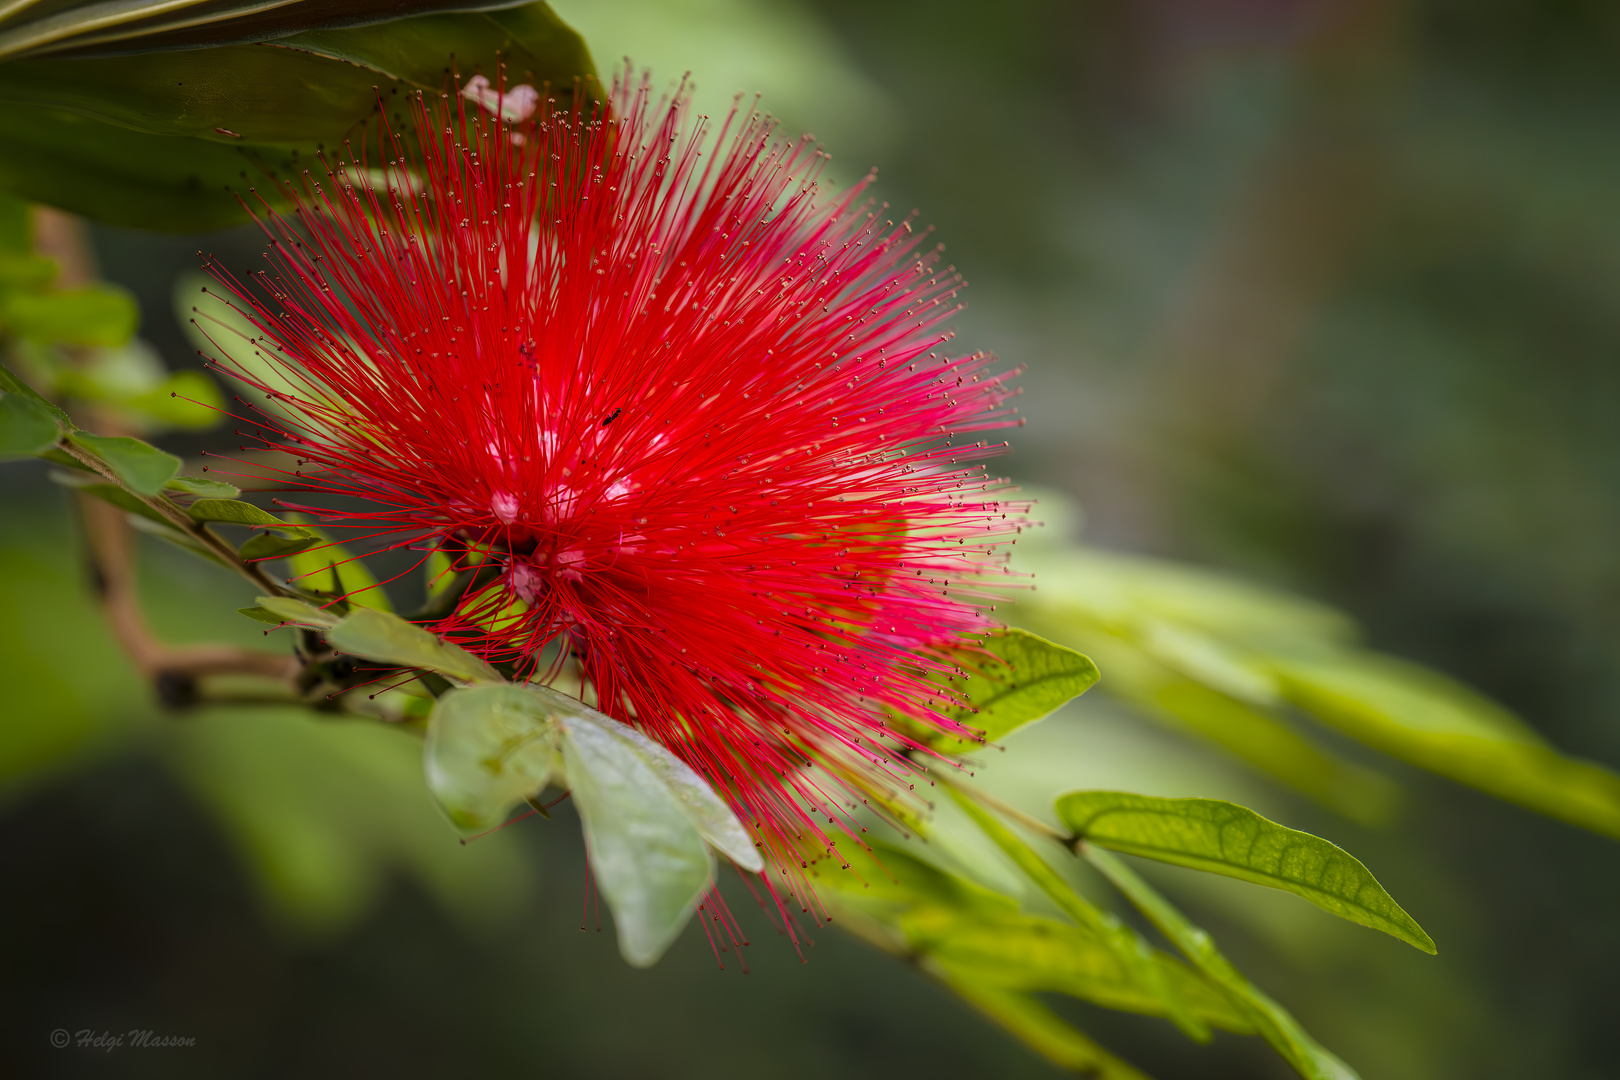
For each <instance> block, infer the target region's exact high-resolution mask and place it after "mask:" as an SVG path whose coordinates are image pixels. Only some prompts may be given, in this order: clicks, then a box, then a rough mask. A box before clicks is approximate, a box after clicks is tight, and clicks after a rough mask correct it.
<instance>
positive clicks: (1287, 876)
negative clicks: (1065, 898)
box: [1056, 791, 1435, 953]
mask: <svg viewBox="0 0 1620 1080" xmlns="http://www.w3.org/2000/svg"><path fill="white" fill-rule="evenodd" d="M1056 809H1057V813H1058V817H1059V818H1061V819H1062V820H1063V823H1064V824H1066V825H1067V826H1069V828H1071V829H1073V830H1074V831H1075V834H1076V835H1078V836H1082V837H1085V838H1086V839H1087V840H1090V841H1091V842H1092V843H1095V844H1100V845H1102V846H1103V847H1107V848H1112V849H1114V850H1115V851H1123V852H1125V853H1127V854H1130V855H1141V856H1144V857H1145V858H1149V859H1157V860H1159V861H1160V862H1167V863H1174V864H1175V865H1177V866H1186V867H1190V868H1192V869H1194V870H1207V871H1209V872H1211V873H1216V874H1225V875H1226V876H1228V877H1235V878H1241V879H1242V880H1244V881H1252V882H1254V883H1255V884H1257V885H1268V886H1270V887H1271V888H1273V889H1283V890H1285V891H1287V892H1291V893H1294V894H1295V895H1297V896H1302V897H1304V898H1305V899H1307V900H1309V901H1310V902H1311V903H1313V904H1315V905H1316V906H1317V907H1319V908H1321V909H1323V910H1324V911H1330V912H1332V913H1333V914H1335V915H1338V916H1340V917H1342V918H1346V919H1349V920H1350V921H1352V922H1358V923H1360V924H1361V925H1363V926H1370V927H1372V928H1373V929H1375V930H1382V931H1384V932H1385V933H1386V934H1391V935H1393V936H1395V937H1398V938H1400V939H1401V940H1402V941H1404V942H1407V943H1408V944H1410V945H1413V946H1415V947H1417V948H1419V949H1422V950H1423V951H1424V952H1427V953H1432V952H1434V951H1435V948H1434V942H1433V941H1431V940H1430V939H1429V935H1428V934H1426V933H1424V932H1423V928H1422V927H1421V926H1419V925H1418V924H1417V922H1416V920H1414V919H1413V918H1412V917H1411V916H1410V915H1408V914H1407V913H1406V912H1405V911H1403V910H1402V909H1401V906H1400V905H1399V904H1397V903H1396V902H1395V899H1394V898H1393V897H1391V896H1390V895H1389V893H1387V892H1385V891H1384V888H1383V886H1382V885H1380V884H1378V879H1376V878H1375V877H1373V875H1372V872H1371V871H1370V870H1368V869H1367V868H1366V867H1365V866H1363V865H1362V864H1361V863H1360V861H1359V860H1357V859H1356V858H1355V856H1353V855H1351V854H1350V853H1349V852H1347V851H1345V850H1344V849H1342V848H1340V847H1338V846H1337V845H1335V844H1333V843H1331V842H1329V841H1327V840H1324V839H1322V838H1321V837H1319V836H1312V835H1311V834H1310V833H1305V832H1299V831H1298V830H1296V829H1290V828H1287V827H1285V826H1282V825H1278V824H1277V823H1276V822H1274V821H1269V820H1267V819H1266V818H1263V817H1261V816H1260V815H1259V814H1257V813H1255V812H1254V811H1253V810H1250V809H1247V808H1246V807H1242V806H1239V805H1237V804H1236V803H1229V802H1223V801H1221V800H1219V799H1160V798H1154V797H1152V796H1149V795H1133V794H1130V793H1128V792H1121V791H1077V792H1074V793H1073V794H1069V795H1064V796H1062V797H1061V798H1059V799H1058V800H1057V803H1056Z"/></svg>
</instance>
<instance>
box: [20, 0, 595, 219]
mask: <svg viewBox="0 0 1620 1080" xmlns="http://www.w3.org/2000/svg"><path fill="white" fill-rule="evenodd" d="M411 6H412V7H413V8H414V9H415V10H417V11H420V10H421V9H422V8H423V7H427V6H430V5H411ZM431 6H440V7H442V6H447V5H431ZM458 6H459V5H458ZM478 6H480V7H484V6H486V5H482V4H481V5H478ZM325 8H326V5H324V4H314V3H299V4H296V5H286V6H285V8H284V9H282V10H281V12H280V13H279V14H277V15H275V16H273V17H271V16H268V15H267V16H265V17H266V18H271V21H270V22H263V21H259V22H254V21H253V20H249V21H248V22H246V23H243V24H242V25H241V26H238V27H236V28H233V29H231V30H230V32H228V33H224V34H223V35H221V36H214V37H210V36H209V35H208V34H206V33H204V34H203V35H202V36H201V37H200V38H197V39H195V40H192V39H186V40H187V41H188V43H189V44H203V43H207V44H213V43H214V42H221V41H225V42H229V41H237V42H243V41H246V42H249V43H242V44H221V45H218V46H217V47H210V48H195V47H187V48H184V49H179V50H177V51H165V52H152V53H144V52H140V51H138V50H139V49H141V48H142V47H144V46H151V47H158V46H165V47H167V46H166V43H167V42H169V41H171V40H175V39H170V38H163V37H154V38H152V39H150V40H143V39H136V40H132V41H127V42H122V43H119V44H116V45H101V46H98V47H101V48H106V49H109V50H111V51H113V52H119V53H122V54H121V55H107V56H100V57H94V58H86V57H71V56H62V57H40V58H27V59H15V60H11V61H7V62H4V63H0V105H3V106H4V107H3V108H0V145H5V146H6V147H7V153H6V154H5V155H4V157H3V158H0V186H4V187H6V188H8V189H9V190H11V191H14V192H16V193H19V194H22V195H25V196H27V197H30V198H34V199H37V200H39V201H42V202H47V203H49V204H51V205H55V206H60V207H62V208H63V209H67V210H72V211H74V212H76V213H81V214H84V215H86V216H89V217H94V218H97V219H99V220H104V221H113V222H116V223H119V224H125V225H134V226H140V227H145V228H162V229H169V230H174V231H187V232H192V231H196V230H198V229H200V228H205V227H215V226H220V225H225V224H229V223H232V222H237V221H242V220H245V219H246V217H247V211H246V210H245V209H244V208H243V206H242V205H241V204H240V203H239V202H238V201H237V193H242V194H245V193H246V189H248V188H250V187H256V188H257V189H259V190H260V191H262V193H263V194H265V195H266V196H267V197H269V198H271V199H272V200H279V198H280V193H279V190H278V186H277V182H276V181H273V180H270V179H269V178H268V177H267V175H266V174H267V173H273V174H274V175H275V176H277V177H279V178H280V179H281V180H286V179H288V178H294V177H297V176H299V175H300V171H301V170H302V169H303V168H304V167H305V166H307V165H309V164H312V163H313V159H314V158H315V156H316V155H317V153H319V152H320V151H321V148H322V147H323V146H324V148H325V150H326V151H327V152H328V154H329V155H330V156H332V157H333V158H336V159H341V157H342V156H343V155H344V153H345V152H344V151H343V149H342V148H343V146H344V144H345V142H347V141H350V140H353V142H354V145H355V147H356V150H357V151H358V149H359V147H360V146H361V145H362V143H370V145H371V146H372V147H373V149H375V145H376V144H375V141H374V139H375V130H376V129H375V125H374V117H375V114H376V111H377V108H378V98H379V94H380V95H381V97H382V99H383V100H384V102H385V105H386V107H387V108H388V110H389V120H390V123H391V125H392V126H393V129H394V130H395V131H396V133H399V134H401V135H408V134H409V132H410V122H409V121H408V119H406V118H405V116H404V109H403V104H404V102H405V100H406V95H407V94H408V93H410V92H411V91H414V90H423V91H426V92H428V93H429V94H434V95H436V94H438V93H440V92H441V91H443V90H444V89H445V88H446V86H447V83H448V76H449V72H450V68H451V66H452V65H454V67H455V68H456V69H457V70H458V71H460V72H461V73H462V74H463V76H464V77H465V76H466V75H469V74H471V73H472V72H475V71H478V70H480V69H482V70H484V71H486V72H488V73H490V74H491V75H493V74H494V73H495V71H496V67H497V64H504V65H505V70H506V73H507V78H508V80H509V81H510V82H511V83H513V84H517V83H529V84H532V85H535V86H539V85H541V84H542V83H549V84H550V85H551V87H552V93H553V94H554V95H555V96H557V97H559V98H566V97H568V96H569V95H570V94H571V92H572V87H573V85H574V80H575V79H576V78H577V77H581V76H589V75H591V74H592V66H591V61H590V56H589V54H588V53H587V51H586V49H585V46H584V43H583V42H582V41H581V40H580V38H579V36H578V35H577V34H575V33H574V32H573V31H572V30H570V29H569V28H568V27H567V26H566V25H565V24H563V23H562V22H561V20H559V19H558V18H557V17H556V15H555V14H553V13H552V11H551V9H550V8H549V7H547V6H546V5H545V4H543V3H531V4H525V5H522V6H519V7H515V8H508V9H506V10H485V11H460V12H455V13H447V14H414V13H412V14H411V17H407V18H396V19H391V20H390V21H386V22H381V23H377V24H375V25H371V26H364V27H353V28H330V27H332V25H333V22H334V20H333V19H332V18H331V17H330V16H329V15H328V14H327V13H326V11H325ZM390 9H391V10H390ZM212 10H218V9H212ZM371 10H372V11H373V12H374V13H385V14H388V15H394V14H398V12H399V8H398V7H395V6H393V5H388V6H381V5H379V6H377V7H373V8H372V9H371ZM338 21H340V22H341V21H342V20H338ZM319 27H326V28H319ZM317 28H319V29H317ZM292 31H300V32H296V33H295V32H292ZM200 32H201V31H198V30H191V31H187V33H191V34H196V33H200ZM271 38H273V39H274V42H273V45H270V44H259V43H252V42H257V41H263V40H268V39H271ZM4 40H5V39H4V38H3V37H0V50H4V49H5V48H6V46H5V45H4V44H3V42H4ZM61 40H63V41H68V40H69V39H65V38H64V39H61ZM80 40H81V41H88V40H90V38H83V37H81V38H80ZM22 42H23V39H21V38H18V39H15V40H14V42H13V46H12V47H13V48H22V47H27V46H25V45H24V44H22ZM368 128H369V130H368ZM334 163H335V162H334ZM244 174H245V175H244Z"/></svg>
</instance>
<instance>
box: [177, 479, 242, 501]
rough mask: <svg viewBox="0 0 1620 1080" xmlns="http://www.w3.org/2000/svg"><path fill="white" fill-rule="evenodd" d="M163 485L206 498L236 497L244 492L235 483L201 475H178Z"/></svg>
mask: <svg viewBox="0 0 1620 1080" xmlns="http://www.w3.org/2000/svg"><path fill="white" fill-rule="evenodd" d="M163 486H164V488H166V489H167V490H169V491H179V492H182V493H184V494H186V495H196V496H198V497H199V498H204V499H234V498H236V497H237V496H238V495H240V494H242V491H241V489H240V488H238V487H236V486H235V485H234V484H227V483H225V482H223V481H221V480H209V479H207V478H206V477H199V476H176V477H175V478H174V479H172V480H170V481H169V482H168V483H167V484H164V485H163Z"/></svg>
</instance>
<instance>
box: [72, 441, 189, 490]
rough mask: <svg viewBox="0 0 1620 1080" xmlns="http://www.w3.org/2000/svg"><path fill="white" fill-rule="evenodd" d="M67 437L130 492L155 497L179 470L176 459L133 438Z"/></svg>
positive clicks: (178, 463) (177, 459)
mask: <svg viewBox="0 0 1620 1080" xmlns="http://www.w3.org/2000/svg"><path fill="white" fill-rule="evenodd" d="M68 438H69V439H71V440H72V441H73V442H74V444H75V445H77V446H79V447H81V448H83V449H85V450H88V451H90V452H91V453H92V454H95V455H96V456H97V457H99V458H100V459H101V460H102V461H104V462H106V463H107V465H108V466H109V467H110V468H111V469H112V470H113V472H115V473H117V474H118V478H119V479H120V480H122V481H123V482H124V483H125V484H127V485H128V486H129V489H130V490H131V491H134V492H137V493H139V494H141V495H157V494H158V493H159V492H161V491H162V490H163V485H164V484H167V483H168V482H169V481H170V480H171V479H172V478H173V477H174V474H175V473H177V472H179V471H180V459H179V458H177V457H175V456H174V455H173V454H170V453H166V452H165V451H162V450H159V449H158V448H157V447H155V446H153V445H152V444H151V443H146V442H142V441H141V440H140V439H137V438H134V437H133V436H129V435H92V434H90V433H89V432H88V431H75V432H73V433H72V434H70V435H69V436H68Z"/></svg>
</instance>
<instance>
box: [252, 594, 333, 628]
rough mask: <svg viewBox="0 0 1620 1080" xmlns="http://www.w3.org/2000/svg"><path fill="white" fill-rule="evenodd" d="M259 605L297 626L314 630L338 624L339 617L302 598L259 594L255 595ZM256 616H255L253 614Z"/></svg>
mask: <svg viewBox="0 0 1620 1080" xmlns="http://www.w3.org/2000/svg"><path fill="white" fill-rule="evenodd" d="M255 600H256V601H257V603H258V605H259V607H261V608H263V609H264V610H265V611H268V612H270V613H271V614H273V615H277V616H280V618H281V619H282V621H284V622H290V623H295V624H297V625H298V626H308V627H311V628H313V629H316V630H330V629H332V628H333V627H334V626H336V625H337V624H338V622H339V621H340V617H339V616H338V615H337V614H335V613H333V612H331V611H323V610H322V609H320V608H318V607H315V606H314V605H313V604H306V603H304V602H303V601H302V600H295V599H293V598H292V597H290V596H259V597H255ZM254 617H255V618H257V616H254Z"/></svg>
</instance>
